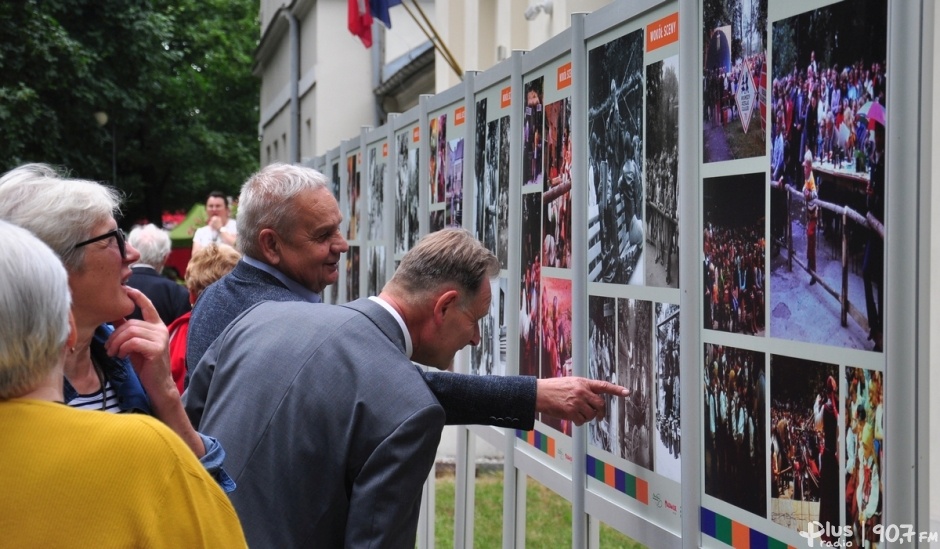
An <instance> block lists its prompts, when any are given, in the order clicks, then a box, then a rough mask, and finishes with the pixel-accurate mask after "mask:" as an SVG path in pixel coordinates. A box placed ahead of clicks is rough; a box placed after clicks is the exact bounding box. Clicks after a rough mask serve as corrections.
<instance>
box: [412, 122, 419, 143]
mask: <svg viewBox="0 0 940 549" xmlns="http://www.w3.org/2000/svg"><path fill="white" fill-rule="evenodd" d="M420 140H421V128H419V127H418V126H415V129H413V130H411V141H412V143H417V142H418V141H420Z"/></svg>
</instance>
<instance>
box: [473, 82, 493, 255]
mask: <svg viewBox="0 0 940 549" xmlns="http://www.w3.org/2000/svg"><path fill="white" fill-rule="evenodd" d="M474 112H476V120H475V121H474V122H475V124H474V133H473V144H474V147H473V152H474V156H473V184H474V186H475V187H474V188H475V190H476V192H475V193H474V197H475V198H476V203H475V204H474V207H473V214H474V216H475V217H474V219H473V231H474V232H473V234H474V235H475V236H476V237H477V240H479V241H480V242H482V243H483V245H484V246H486V247H487V249H489V250H495V249H496V248H495V247H491V246H490V245H489V244H487V242H486V207H487V205H488V204H487V198H488V197H487V188H486V187H487V185H486V183H487V182H486V179H485V178H486V167H487V166H486V153H487V150H486V144H487V139H486V138H487V136H486V125H487V124H486V98H485V97H484V98H483V99H481V100H479V101H477V102H476V106H475V111H474Z"/></svg>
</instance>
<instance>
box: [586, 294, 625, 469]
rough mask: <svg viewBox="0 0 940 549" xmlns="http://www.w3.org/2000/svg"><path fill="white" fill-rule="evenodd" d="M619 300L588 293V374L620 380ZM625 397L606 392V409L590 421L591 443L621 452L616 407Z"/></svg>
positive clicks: (618, 407) (599, 377)
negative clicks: (600, 415) (618, 365)
mask: <svg viewBox="0 0 940 549" xmlns="http://www.w3.org/2000/svg"><path fill="white" fill-rule="evenodd" d="M616 356H617V300H616V298H613V297H603V296H596V295H589V296H588V377H590V378H591V379H599V380H602V381H609V382H611V383H618V380H617V363H616ZM623 400H624V399H623V398H622V397H614V396H611V395H604V401H605V404H606V406H607V413H606V414H605V415H604V417H602V418H599V419H596V420H594V421H592V422H590V423H589V424H588V434H589V438H588V441H589V442H590V444H591V446H594V447H596V448H600V449H601V450H604V451H605V452H608V453H611V454H614V455H619V449H620V440H619V435H618V430H617V421H616V420H615V417H619V414H618V415H616V416H615V410H618V409H620V408H621V407H622V406H623Z"/></svg>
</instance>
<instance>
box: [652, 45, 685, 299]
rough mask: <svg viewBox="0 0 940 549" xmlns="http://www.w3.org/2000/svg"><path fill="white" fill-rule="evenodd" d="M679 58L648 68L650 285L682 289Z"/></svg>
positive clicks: (673, 57) (670, 58)
mask: <svg viewBox="0 0 940 549" xmlns="http://www.w3.org/2000/svg"><path fill="white" fill-rule="evenodd" d="M678 67H679V56H678V55H675V56H672V57H669V58H668V59H664V60H663V61H658V62H656V63H653V64H651V65H648V66H647V67H646V245H647V251H646V253H645V254H644V255H645V256H646V266H645V268H646V285H647V286H655V287H660V288H678V287H679V78H678Z"/></svg>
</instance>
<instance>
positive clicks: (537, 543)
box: [435, 471, 644, 549]
mask: <svg viewBox="0 0 940 549" xmlns="http://www.w3.org/2000/svg"><path fill="white" fill-rule="evenodd" d="M475 501H476V505H475V509H474V511H475V513H476V514H475V517H474V521H473V522H474V529H473V542H474V546H475V547H482V548H486V549H489V548H491V547H502V544H503V541H502V540H503V473H502V471H499V472H495V473H480V474H479V475H478V476H477V479H476V492H475ZM435 502H436V507H435V518H436V522H435V543H436V546H437V547H451V546H452V545H453V543H454V477H453V475H444V476H440V477H438V479H437V492H436V494H435ZM526 519H527V521H528V522H527V524H526V538H525V539H526V546H527V547H569V546H570V545H571V504H570V503H568V502H567V501H566V500H565V499H564V498H562V497H561V496H559V495H558V494H556V493H555V492H552V491H551V490H549V489H548V488H546V487H545V486H542V485H541V484H539V483H538V482H536V481H534V480H532V479H531V478H530V479H528V486H527V488H526ZM600 539H601V547H603V548H605V549H607V548H611V549H643V548H644V546H643V545H641V544H639V543H637V542H635V541H633V540H632V539H630V538H628V537H627V536H625V535H623V534H621V533H620V532H618V531H616V530H614V529H613V528H610V527H609V526H607V525H605V524H602V525H601V533H600Z"/></svg>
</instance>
